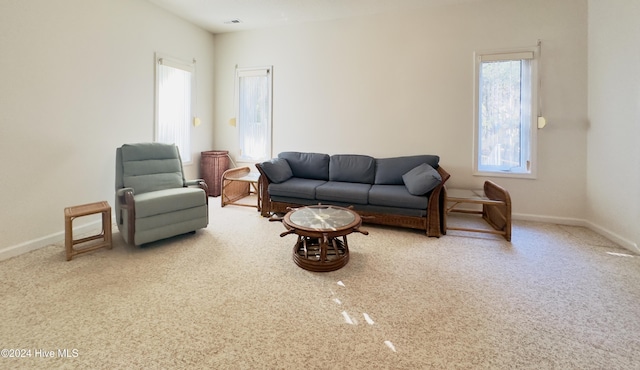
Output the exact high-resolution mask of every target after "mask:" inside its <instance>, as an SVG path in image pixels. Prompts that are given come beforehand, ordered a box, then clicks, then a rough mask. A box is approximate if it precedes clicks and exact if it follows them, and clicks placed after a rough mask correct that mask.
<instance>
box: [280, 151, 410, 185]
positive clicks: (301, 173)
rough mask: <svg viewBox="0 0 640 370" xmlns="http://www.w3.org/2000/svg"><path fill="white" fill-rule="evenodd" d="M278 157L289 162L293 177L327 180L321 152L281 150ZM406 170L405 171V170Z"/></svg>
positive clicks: (326, 157)
mask: <svg viewBox="0 0 640 370" xmlns="http://www.w3.org/2000/svg"><path fill="white" fill-rule="evenodd" d="M278 158H284V159H286V160H287V162H289V167H290V168H291V173H292V174H293V177H300V178H303V179H314V180H325V181H327V180H329V155H328V154H321V153H302V152H282V153H280V154H278ZM405 172H406V171H405Z"/></svg>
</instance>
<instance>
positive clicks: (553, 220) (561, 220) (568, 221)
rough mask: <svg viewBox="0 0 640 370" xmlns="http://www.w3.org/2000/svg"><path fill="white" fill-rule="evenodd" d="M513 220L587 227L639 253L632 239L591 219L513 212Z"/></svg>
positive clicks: (639, 249) (639, 250)
mask: <svg viewBox="0 0 640 370" xmlns="http://www.w3.org/2000/svg"><path fill="white" fill-rule="evenodd" d="M511 218H512V219H514V220H522V221H535V222H543V223H549V224H557V225H569V226H582V227H586V228H587V229H589V230H591V231H593V232H595V233H598V234H600V235H602V236H604V237H605V238H607V239H609V240H611V241H612V242H614V243H616V244H618V245H619V246H621V247H623V248H624V249H627V250H629V251H631V252H633V253H636V254H639V255H640V248H638V244H636V243H634V242H633V241H631V240H629V239H626V238H623V237H621V236H620V235H618V234H616V233H614V232H612V231H610V230H607V229H605V228H604V227H602V226H598V225H596V224H594V223H592V222H591V221H587V220H581V219H578V218H567V217H551V216H538V215H529V214H522V213H518V214H515V213H514V214H513V215H512V216H511Z"/></svg>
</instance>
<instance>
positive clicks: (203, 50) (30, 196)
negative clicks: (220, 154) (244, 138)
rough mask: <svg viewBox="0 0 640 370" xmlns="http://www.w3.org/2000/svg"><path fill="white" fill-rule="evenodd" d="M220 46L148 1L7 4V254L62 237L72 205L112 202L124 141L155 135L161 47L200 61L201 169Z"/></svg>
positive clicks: (0, 230)
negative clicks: (216, 48) (118, 156)
mask: <svg viewBox="0 0 640 370" xmlns="http://www.w3.org/2000/svg"><path fill="white" fill-rule="evenodd" d="M213 43H214V38H213V36H212V35H211V34H210V33H208V32H205V31H203V30H201V29H200V28H197V27H195V26H194V25H192V24H189V23H187V22H185V21H183V20H182V19H179V18H177V17H175V16H173V15H171V14H170V13H168V12H166V11H164V10H162V9H160V8H158V7H156V6H154V5H152V4H150V3H148V2H146V1H143V0H92V1H85V0H56V1H50V0H27V1H14V0H9V1H2V2H0V50H1V53H2V54H1V56H0V142H1V145H0V157H1V158H2V160H3V165H2V176H1V177H0V204H1V205H2V211H1V213H0V259H1V257H4V258H6V257H8V256H11V255H12V254H16V253H19V252H22V251H24V250H25V249H33V248H36V247H39V246H41V245H43V244H46V243H49V242H53V241H60V240H63V237H64V236H63V234H62V231H63V229H64V221H63V209H64V207H67V206H71V205H77V204H83V203H88V202H95V201H100V200H107V201H109V203H110V204H112V205H113V199H114V177H115V158H114V157H115V149H116V147H118V146H120V145H122V144H123V143H129V142H141V141H151V140H152V139H153V125H154V81H155V80H154V53H155V52H156V51H160V52H163V53H166V54H169V55H173V56H175V57H179V58H184V59H187V60H190V59H192V58H196V59H197V72H196V74H197V79H198V84H197V88H198V91H197V94H198V105H199V107H198V112H199V113H198V114H199V115H200V117H201V119H202V122H203V124H202V125H201V126H199V127H197V128H195V129H194V143H195V145H194V149H193V151H194V153H197V154H198V155H197V156H196V162H195V164H194V165H191V166H189V167H187V168H186V171H187V175H188V176H190V177H195V176H196V175H197V174H198V171H199V168H198V167H199V166H198V164H197V163H198V162H197V160H198V158H199V152H200V151H203V150H210V149H211V148H212V143H213V142H212V137H213V126H212V121H213V108H212V102H213V83H214V81H213V68H212V66H213V57H214V44H213ZM87 222H92V220H90V218H89V220H87V221H84V220H83V219H78V220H77V222H76V225H83V223H87Z"/></svg>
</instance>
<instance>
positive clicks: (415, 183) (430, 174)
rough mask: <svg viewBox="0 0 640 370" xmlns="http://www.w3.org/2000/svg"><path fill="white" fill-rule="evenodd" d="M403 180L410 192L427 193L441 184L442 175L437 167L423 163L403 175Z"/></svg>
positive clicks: (415, 193) (414, 193)
mask: <svg viewBox="0 0 640 370" xmlns="http://www.w3.org/2000/svg"><path fill="white" fill-rule="evenodd" d="M402 180H403V181H404V185H405V186H406V187H407V190H408V191H409V193H411V194H413V195H425V194H427V193H428V192H430V191H431V190H433V189H435V187H436V186H438V184H440V182H441V181H442V176H440V174H439V173H438V171H437V170H436V169H435V168H433V167H431V166H430V165H428V164H426V163H423V164H421V165H419V166H417V167H415V168H413V169H412V170H410V171H409V172H407V173H405V174H404V175H402Z"/></svg>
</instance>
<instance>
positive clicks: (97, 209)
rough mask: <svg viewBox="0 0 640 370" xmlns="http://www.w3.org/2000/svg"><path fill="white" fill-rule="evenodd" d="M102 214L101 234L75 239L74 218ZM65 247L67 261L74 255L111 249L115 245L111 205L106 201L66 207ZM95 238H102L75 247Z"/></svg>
mask: <svg viewBox="0 0 640 370" xmlns="http://www.w3.org/2000/svg"><path fill="white" fill-rule="evenodd" d="M98 213H100V214H102V231H101V232H100V233H99V234H96V235H92V236H88V237H85V238H81V239H73V220H74V219H76V218H78V217H83V216H89V215H94V214H98ZM64 234H65V236H64V247H65V252H66V257H67V261H71V259H72V258H73V256H77V255H78V254H82V253H87V252H91V251H94V250H96V249H100V248H107V249H111V248H112V247H113V244H112V241H111V206H109V203H107V202H106V201H103V202H96V203H89V204H82V205H78V206H72V207H66V208H65V209H64ZM93 240H100V241H99V242H98V243H93V244H91V245H88V246H84V247H82V248H80V249H76V248H74V246H76V245H80V244H85V243H87V242H90V241H93Z"/></svg>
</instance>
